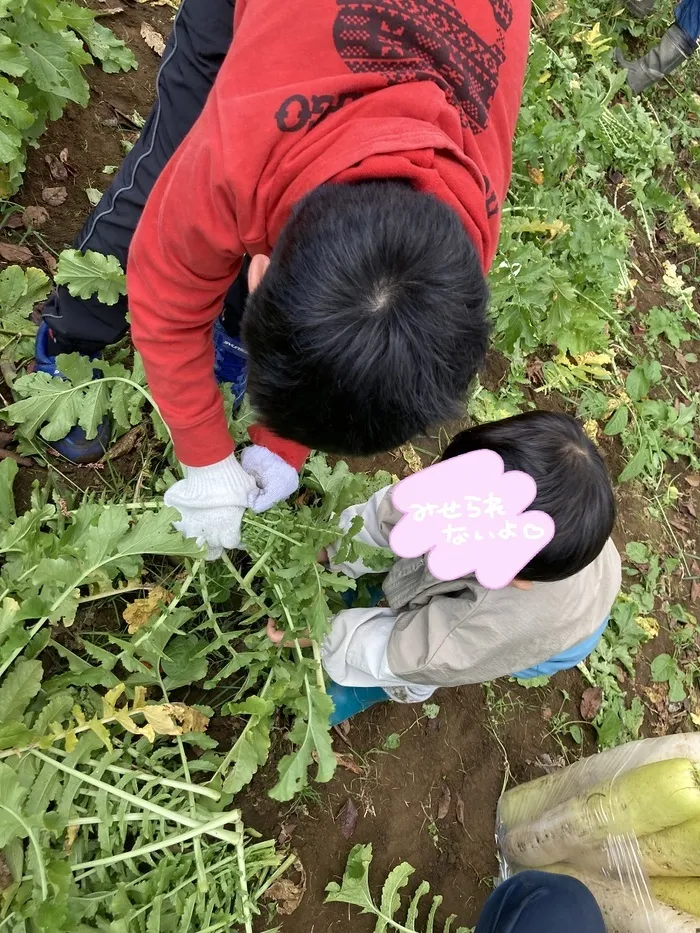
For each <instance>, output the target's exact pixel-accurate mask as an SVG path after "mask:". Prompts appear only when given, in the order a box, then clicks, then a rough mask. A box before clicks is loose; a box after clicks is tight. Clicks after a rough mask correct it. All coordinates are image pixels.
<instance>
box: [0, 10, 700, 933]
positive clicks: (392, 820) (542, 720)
mask: <svg viewBox="0 0 700 933" xmlns="http://www.w3.org/2000/svg"><path fill="white" fill-rule="evenodd" d="M111 2H112V3H114V2H115V0H111ZM123 5H124V7H125V9H124V12H122V13H120V14H118V15H116V16H113V17H109V19H108V21H107V22H108V24H109V25H110V26H111V27H112V28H113V29H114V31H115V32H116V33H117V35H119V36H120V37H121V38H124V39H126V40H127V41H128V43H129V45H130V47H131V48H132V49H133V50H134V51H135V53H136V55H137V57H138V60H139V70H138V71H137V72H130V73H128V74H126V75H105V74H103V73H102V72H101V71H100V70H99V69H97V68H90V69H88V70H87V75H88V78H89V81H90V84H91V87H92V93H93V96H92V101H91V104H90V106H89V108H88V109H87V110H82V109H80V108H78V107H74V106H70V107H69V108H68V110H67V112H66V115H65V117H64V118H63V119H62V120H61V121H59V122H58V123H56V124H54V125H53V126H52V127H51V128H50V129H49V131H48V132H47V134H46V135H45V136H44V138H43V139H42V141H41V148H40V149H39V150H38V151H37V152H35V153H33V154H32V156H31V158H30V161H29V168H28V170H27V174H26V183H25V185H24V187H23V189H22V190H21V192H20V193H19V195H18V196H17V198H16V200H17V201H18V202H19V203H21V204H23V205H25V206H26V205H30V204H42V203H43V202H42V200H41V191H42V189H43V188H44V187H45V186H47V185H51V184H52V181H51V176H50V173H49V168H48V165H47V164H46V162H45V156H46V154H49V153H50V154H54V155H57V154H58V153H59V152H60V151H61V150H62V149H63V148H64V147H67V148H68V152H69V164H70V166H71V169H72V176H71V178H70V179H69V182H68V191H69V194H68V199H67V200H66V202H65V204H64V205H63V206H62V207H61V208H51V209H50V220H49V222H48V223H47V224H46V225H45V227H44V228H43V229H42V231H41V234H42V236H43V238H44V239H45V241H46V242H47V243H48V244H49V245H50V247H51V248H52V249H54V250H60V249H61V248H63V247H64V246H65V245H67V244H69V243H70V241H71V240H72V238H73V236H74V235H75V234H76V233H77V231H78V230H79V228H80V227H81V225H82V223H83V222H84V220H85V218H86V216H87V213H88V210H89V205H88V202H87V198H86V195H85V193H84V189H85V188H86V187H89V186H93V187H98V188H101V189H104V188H105V187H106V186H107V184H108V178H107V176H105V175H103V174H102V168H103V166H105V165H115V164H118V163H119V161H120V159H121V157H122V148H121V143H120V139H121V138H122V136H126V137H127V138H128V136H129V133H133V126H132V125H130V124H129V122H128V120H124V119H123V116H124V115H127V116H128V115H130V114H133V112H134V110H137V111H138V112H139V113H140V114H141V115H143V116H146V114H147V113H148V110H149V108H150V104H151V101H152V98H153V86H154V79H155V74H156V71H157V68H158V64H159V60H158V58H157V57H156V56H155V54H154V53H153V52H152V51H151V50H150V49H149V48H147V47H146V45H145V43H144V41H143V40H142V39H141V37H140V34H139V31H140V25H141V22H142V21H143V20H147V21H148V22H149V23H151V24H152V25H153V26H154V27H155V28H156V29H158V30H159V31H161V32H162V33H163V34H165V35H167V33H168V30H169V23H170V21H171V19H172V11H171V10H170V9H169V8H168V7H167V6H166V7H154V6H150V5H143V6H141V5H136V4H134V3H133V2H131V0H126V2H125V3H124V4H123ZM115 116H116V117H118V118H119V119H120V120H121V121H122V127H121V129H120V128H117V127H114V126H113V125H112V126H110V125H109V124H108V125H107V126H105V125H104V122H103V121H105V120H107V121H113V120H114V118H115ZM11 238H12V237H11ZM15 242H16V240H15ZM643 258H644V259H645V260H646V257H643ZM651 265H653V264H651V263H650V267H649V278H650V279H651V280H652V281H651V283H648V284H651V286H652V287H651V288H649V289H648V292H649V294H648V295H647V296H646V297H645V296H644V295H643V294H642V295H640V303H644V302H647V305H646V306H649V305H650V304H651V303H654V295H653V290H654V286H653V284H652V283H653V281H654V280H658V277H659V276H658V272H659V270H658V266H657V267H656V268H654V269H652V268H651ZM645 271H646V269H645ZM504 371H505V361H504V360H502V359H500V358H499V357H497V356H496V355H493V356H492V357H491V359H490V362H489V367H488V370H487V374H486V381H487V384H488V385H489V386H490V387H492V388H493V387H495V385H496V384H497V383H498V381H499V379H500V378H502V376H503V373H504ZM689 376H690V377H691V378H692V379H693V381H694V382H695V383H696V384H697V382H698V373H697V372H694V373H689ZM533 397H535V396H533ZM536 398H537V399H538V404H542V403H543V401H544V400H543V399H542V398H541V396H536ZM545 404H547V406H548V407H549V405H550V404H551V405H553V406H555V407H557V406H558V404H559V403H558V402H557V401H556V400H554V401H547V402H545ZM463 426H464V425H462V424H453V425H447V426H446V427H445V429H444V430H443V431H441V432H436V435H435V436H434V437H432V438H422V439H418V440H417V441H416V442H415V443H416V446H417V447H420V448H422V449H423V450H425V451H427V452H428V453H425V454H422V456H423V459H424V462H425V463H428V462H430V460H431V459H432V458H433V457H434V456H435V455H436V454H437V453H439V451H440V450H441V449H442V448H443V447H444V444H445V441H446V439H447V438H448V437H449V436H451V435H452V434H454V433H455V431H456V430H458V429H459V428H460V427H463ZM605 452H606V454H607V456H608V458H609V460H610V465H611V467H613V469H614V468H615V467H616V466H617V462H616V461H617V459H618V458H619V451H617V450H616V448H615V446H614V444H608V445H606V448H605ZM351 465H352V466H353V467H354V468H355V469H368V470H374V469H377V468H378V467H382V468H385V469H389V470H390V471H391V472H394V473H397V474H399V475H405V473H406V472H407V471H408V466H407V464H406V463H405V461H404V460H403V458H402V456H401V455H400V454H399V453H398V452H395V453H393V454H387V455H383V456H382V457H375V458H370V459H368V460H362V461H359V460H358V461H353V462H352V463H351ZM136 467H137V465H136V464H135V463H134V462H133V461H128V460H127V461H126V462H125V463H124V465H123V466H119V467H118V469H120V471H122V472H124V473H127V474H128V473H129V472H130V471H133V470H134V469H136ZM681 471H682V465H681V466H680V467H679V468H678V469H677V470H674V473H676V472H681ZM67 472H68V473H69V475H70V477H71V480H72V481H73V482H78V483H79V485H81V486H82V485H85V482H84V477H85V472H84V471H82V472H78V471H75V472H73V473H71V472H70V469H69V470H68V471H67ZM45 475H46V474H45V472H44V471H38V472H36V473H35V472H34V471H27V473H26V476H25V482H24V483H23V488H24V494H25V495H26V493H27V491H28V486H29V485H30V481H31V479H33V478H34V477H36V478H39V479H40V480H41V479H42V478H43V477H44V476H45ZM78 477H80V479H78ZM679 486H680V491H681V493H682V495H683V497H684V501H685V502H686V504H687V502H690V503H691V505H692V506H693V507H694V508H695V509H698V508H700V496H699V495H698V491H697V490H695V492H694V491H693V490H692V489H686V488H685V487H684V486H683V484H682V483H679ZM691 495H693V496H694V500H693V499H691V498H690V496H691ZM619 496H620V499H619V501H620V520H619V528H618V540H619V541H620V542H621V543H624V541H625V540H649V539H651V540H652V542H653V543H654V546H655V547H656V548H657V549H660V550H664V551H667V552H669V548H670V549H671V550H672V549H673V548H674V546H675V545H674V542H673V541H672V539H670V538H669V536H668V535H667V534H666V532H665V531H664V530H663V529H660V528H659V526H658V525H657V524H656V523H655V522H654V521H653V520H652V518H651V517H650V516H649V512H648V508H647V503H646V501H645V500H644V498H643V497H640V495H639V490H636V489H635V488H634V486H631V485H630V486H626V487H624V488H622V489H620V490H619ZM681 536H682V538H683V542H684V546H685V548H686V551H687V553H688V554H689V555H698V554H700V547H699V546H698V542H697V538H696V536H695V529H692V530H691V531H689V532H688V533H684V532H681ZM669 588H670V589H672V590H673V592H674V594H675V598H676V599H679V600H680V601H683V602H684V603H685V604H687V605H689V606H690V607H691V609H692V605H691V604H690V599H689V595H690V592H689V591H690V582H689V581H680V580H673V581H670V587H669ZM658 651H659V648H658V645H657V646H655V648H654V650H653V652H652V654H651V655H650V656H653V655H654V654H656V653H658ZM644 679H645V678H644V677H642V680H644ZM582 689H583V686H582V683H581V680H580V678H579V677H578V676H577V675H576V673H575V672H574V673H567V674H563V675H560V676H559V677H557V678H555V680H554V681H553V682H552V683H551V684H550V686H549V687H548V688H546V689H544V690H530V691H525V690H523V689H521V688H518V687H517V686H515V685H513V684H510V683H508V682H503V683H499V684H498V685H496V686H495V688H494V690H495V694H494V697H493V698H492V700H491V703H490V706H489V705H487V703H486V702H485V690H484V688H483V687H480V686H476V687H469V688H463V689H457V690H450V691H440V692H439V693H438V694H437V695H436V697H435V701H436V702H437V703H438V704H439V706H440V712H439V715H438V717H437V718H436V719H435V720H428V719H425V718H421V713H420V707H417V708H413V707H403V706H400V705H398V704H389V703H387V704H384V705H382V706H380V707H375V708H374V709H373V710H371V711H369V712H368V713H366V714H364V715H362V716H358V717H356V719H354V720H353V721H352V723H351V724H350V727H349V731H348V732H347V734H346V735H344V736H341V735H337V736H336V737H335V739H334V744H335V748H336V751H337V752H339V753H342V754H345V755H350V756H351V758H352V760H353V761H354V762H355V763H356V764H357V765H359V767H360V769H361V773H360V774H355V773H353V772H351V771H349V770H347V769H345V768H342V767H341V768H339V770H338V773H337V775H336V777H335V778H334V779H333V780H332V781H331V782H330V784H328V785H326V786H322V785H314V789H313V792H312V793H311V794H308V795H306V796H305V797H303V798H302V799H300V800H298V801H296V802H294V803H293V804H288V805H284V806H282V805H279V804H277V803H275V802H274V801H272V800H270V799H269V798H268V797H267V796H266V795H265V787H266V786H269V784H270V780H271V775H270V769H272V768H274V764H273V763H270V764H269V765H268V769H267V771H266V773H263V774H262V775H260V776H259V777H258V779H257V780H256V781H255V782H254V784H253V785H252V786H251V787H250V788H249V789H248V791H247V792H245V793H244V794H242V795H241V797H242V798H243V802H242V805H243V808H244V811H245V814H246V817H247V820H248V822H249V823H250V825H252V826H253V827H255V828H256V829H258V830H259V831H260V832H261V833H262V834H263V835H264V836H266V837H271V838H278V837H279V836H280V833H282V832H283V827H284V833H286V834H287V835H291V842H289V845H290V846H291V848H292V849H293V850H294V851H296V852H297V853H298V855H299V858H300V860H301V862H302V864H303V865H304V869H305V872H306V877H307V891H306V895H305V897H304V899H303V900H302V903H301V905H300V906H299V907H298V909H297V910H296V911H295V912H294V913H293V914H291V915H290V916H288V917H281V918H279V919H281V920H282V928H283V931H284V933H326V931H334V933H335V931H338V933H339V931H342V930H347V929H353V930H357V931H358V933H363V931H370V930H371V929H372V928H373V920H372V919H371V918H369V917H360V916H358V915H357V911H353V912H352V914H349V913H348V911H347V910H346V909H345V908H343V907H341V906H339V905H331V906H325V907H324V906H323V905H322V902H323V890H324V887H325V885H326V884H327V883H328V881H330V880H333V879H337V878H338V877H339V875H340V873H341V871H342V868H343V866H344V864H345V860H346V857H347V853H348V851H349V849H350V847H351V846H352V845H354V844H355V843H357V842H372V843H373V845H374V852H375V863H374V867H373V877H374V878H375V881H379V880H383V879H384V877H385V876H386V874H387V872H388V871H389V870H390V869H391V868H392V867H393V866H394V865H395V864H396V863H397V862H399V861H403V860H406V861H409V862H410V863H411V864H412V865H413V866H414V868H415V869H416V875H415V878H416V879H426V880H428V881H429V882H430V883H431V887H432V890H433V892H439V893H441V894H442V895H443V896H444V898H445V904H444V906H445V908H446V911H448V912H455V913H457V914H458V915H459V918H460V921H461V922H462V923H466V924H468V925H469V924H473V923H474V922H475V920H476V918H477V916H478V914H479V910H480V908H481V906H482V904H483V902H484V900H485V899H486V897H487V896H488V893H489V891H490V889H491V885H492V879H493V876H494V875H495V873H496V871H497V864H496V858H495V845H494V819H495V812H496V804H497V801H498V797H499V794H500V793H501V790H502V788H503V786H504V782H506V781H507V779H508V777H509V776H510V777H512V778H513V779H514V780H516V781H518V782H520V781H523V780H527V779H530V778H532V777H536V776H538V775H539V774H542V773H543V766H544V765H545V764H546V762H547V761H548V760H551V759H556V758H557V757H558V756H559V755H560V754H561V753H562V751H564V752H566V753H567V754H569V755H570V756H571V757H573V756H575V755H576V754H577V752H576V751H575V750H574V749H573V746H572V745H571V743H570V742H569V741H568V740H566V739H565V740H563V742H562V741H561V740H560V739H559V738H558V737H557V736H556V735H555V734H553V729H552V726H551V721H552V715H553V714H555V715H556V713H557V712H558V711H559V710H560V709H561V708H562V706H563V708H564V709H565V710H566V711H567V712H569V714H570V715H571V718H572V719H573V720H578V718H579V716H578V706H579V702H580V696H581V692H582ZM562 691H566V695H568V696H569V697H570V701H565V699H564V694H563V693H562ZM652 712H653V710H652ZM657 726H658V723H657V722H656V721H655V719H654V717H653V716H652V717H651V722H650V723H649V730H650V731H653V730H654V729H655V728H656V727H657ZM232 727H233V728H234V729H235V724H234V723H233V722H231V721H230V720H221V719H219V720H216V721H215V722H214V723H212V732H213V733H214V734H216V736H217V737H218V738H220V739H221V740H222V742H224V743H225V742H226V740H230V737H231V730H232ZM396 733H398V734H400V735H401V740H400V744H399V745H398V747H397V748H395V749H394V750H387V749H385V748H383V745H384V742H385V740H386V738H387V736H389V735H391V734H396ZM587 733H588V734H587V736H586V747H587V749H588V750H592V745H591V741H592V736H591V735H590V730H587ZM283 745H284V742H280V743H279V746H280V747H282V746H283ZM281 753H282V750H280V751H279V754H281ZM547 756H549V758H548V757H547ZM446 789H448V790H449V794H450V803H449V807H448V808H447V812H446V814H445V815H444V816H442V818H441V819H438V810H440V811H441V812H442V811H443V810H444V809H445V803H446V800H447V794H446ZM349 799H350V800H352V801H353V802H354V804H355V806H356V808H357V811H358V819H357V824H356V826H355V827H354V829H353V831H352V833H351V834H349V836H348V834H347V833H346V834H345V835H344V834H343V827H342V825H341V821H340V820H339V813H340V811H341V809H342V808H343V806H344V805H345V803H346V802H347V801H348V800H349ZM441 803H442V806H441ZM431 827H433V829H431Z"/></svg>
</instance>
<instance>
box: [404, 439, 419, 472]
mask: <svg viewBox="0 0 700 933" xmlns="http://www.w3.org/2000/svg"><path fill="white" fill-rule="evenodd" d="M399 453H400V454H401V456H402V457H403V458H404V460H405V461H406V464H407V466H408V468H409V470H410V471H411V473H418V472H419V471H420V470H422V469H423V461H422V460H421V458H420V455H419V454H418V453H417V452H416V449H415V447H414V446H413V444H403V445H402V446H401V447H399Z"/></svg>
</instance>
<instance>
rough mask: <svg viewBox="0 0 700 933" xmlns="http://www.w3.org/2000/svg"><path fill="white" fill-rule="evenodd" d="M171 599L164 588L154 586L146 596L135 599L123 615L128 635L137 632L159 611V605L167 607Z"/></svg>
mask: <svg viewBox="0 0 700 933" xmlns="http://www.w3.org/2000/svg"><path fill="white" fill-rule="evenodd" d="M172 598H173V596H172V593H169V592H168V591H167V590H166V589H165V588H164V587H162V586H154V587H153V589H152V590H151V591H150V592H149V594H148V596H145V597H143V598H141V599H135V600H134V601H133V603H129V605H128V606H127V607H126V609H125V610H124V613H123V617H124V621H125V622H126V623H127V625H128V626H129V634H130V635H133V634H134V632H138V630H139V629H140V628H141V627H142V626H143V625H145V624H146V623H147V622H148V620H149V619H150V618H151V616H153V615H155V613H156V612H158V611H159V610H160V607H161V604H165V605H166V606H167V604H168V603H169V602H170V601H171V599H172Z"/></svg>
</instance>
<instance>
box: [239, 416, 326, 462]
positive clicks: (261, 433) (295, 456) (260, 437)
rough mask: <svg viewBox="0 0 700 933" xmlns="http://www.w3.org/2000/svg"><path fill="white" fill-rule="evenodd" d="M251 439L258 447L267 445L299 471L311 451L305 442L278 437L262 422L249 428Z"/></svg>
mask: <svg viewBox="0 0 700 933" xmlns="http://www.w3.org/2000/svg"><path fill="white" fill-rule="evenodd" d="M248 434H249V435H250V439H251V441H252V442H253V443H254V444H257V445H258V447H267V449H268V450H271V451H272V453H273V454H277V456H278V457H281V458H282V459H283V460H284V462H285V463H288V464H289V465H290V466H292V467H294V469H295V470H296V471H297V472H299V471H300V470H301V468H302V467H303V465H304V461H305V460H306V458H307V457H308V456H309V454H310V453H311V451H310V450H309V448H308V447H304V446H303V444H297V442H296V441H288V440H285V439H284V438H283V437H278V436H277V435H276V434H274V433H273V432H272V431H270V430H269V428H266V427H263V425H261V424H254V425H251V427H250V428H249V429H248Z"/></svg>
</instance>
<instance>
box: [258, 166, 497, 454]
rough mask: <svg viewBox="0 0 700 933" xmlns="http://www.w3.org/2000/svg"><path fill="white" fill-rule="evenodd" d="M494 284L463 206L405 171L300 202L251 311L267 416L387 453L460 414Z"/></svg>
mask: <svg viewBox="0 0 700 933" xmlns="http://www.w3.org/2000/svg"><path fill="white" fill-rule="evenodd" d="M487 298H488V292H487V288H486V282H485V279H484V274H483V272H482V269H481V265H480V262H479V258H478V256H477V254H476V250H475V249H474V246H473V245H472V243H471V240H470V239H469V237H468V235H467V233H466V231H465V230H464V228H463V226H462V224H461V223H460V220H459V218H458V217H457V215H456V213H455V212H454V211H452V210H451V209H450V208H449V207H447V206H446V205H445V204H443V203H441V202H440V201H438V200H437V199H436V198H434V197H433V196H432V195H429V194H422V193H420V192H418V191H415V190H414V189H413V188H411V187H410V186H409V185H407V184H405V183H403V182H399V181H381V182H367V183H362V184H357V185H345V184H337V185H335V184H328V185H323V186H321V187H320V188H317V189H315V190H314V191H312V192H311V194H309V195H308V196H307V197H306V198H305V199H304V200H303V201H302V202H301V203H300V204H299V205H298V206H297V207H296V209H295V211H294V212H293V214H292V216H291V218H290V220H289V221H288V223H287V224H286V226H285V227H284V229H283V231H282V233H281V235H280V238H279V241H278V243H277V245H276V247H275V249H274V251H273V253H272V257H271V262H270V266H269V268H268V270H267V272H266V273H265V276H264V277H263V280H262V282H261V283H260V285H259V286H258V288H257V289H256V290H255V291H254V292H253V293H252V294H251V295H250V297H249V299H248V304H247V307H246V311H245V315H244V318H243V336H244V340H245V342H246V345H247V348H248V352H249V355H250V359H249V374H248V391H249V394H250V398H251V401H252V403H253V407H254V408H255V409H256V412H257V414H258V415H259V417H260V419H261V421H262V422H263V423H264V424H265V425H266V426H267V427H269V428H271V429H272V430H273V431H275V432H276V433H277V434H279V435H281V436H282V437H285V438H289V439H290V440H294V441H297V442H299V443H301V444H305V445H306V446H308V447H313V448H319V449H321V450H325V451H329V452H334V453H343V454H370V453H376V452H377V451H380V450H388V449H389V448H391V447H395V446H396V445H398V444H402V443H403V442H404V441H406V440H408V439H409V438H410V437H413V436H414V435H415V434H418V433H420V432H422V431H424V430H425V429H426V428H427V427H428V426H429V425H431V424H433V423H435V422H439V421H443V420H445V419H447V418H450V417H453V416H455V415H456V414H458V413H459V412H460V411H461V410H462V409H461V402H462V400H463V398H464V395H465V393H466V391H467V388H468V387H469V384H470V382H471V381H472V379H473V377H474V376H475V374H476V372H477V371H478V369H479V368H480V366H481V364H482V363H483V360H484V356H485V353H486V347H487V342H488V334H489V326H488V323H487V318H486V302H487Z"/></svg>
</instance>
